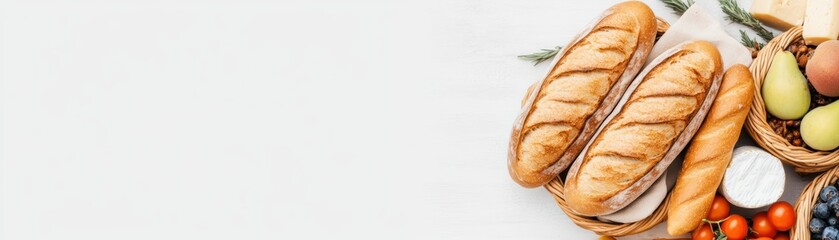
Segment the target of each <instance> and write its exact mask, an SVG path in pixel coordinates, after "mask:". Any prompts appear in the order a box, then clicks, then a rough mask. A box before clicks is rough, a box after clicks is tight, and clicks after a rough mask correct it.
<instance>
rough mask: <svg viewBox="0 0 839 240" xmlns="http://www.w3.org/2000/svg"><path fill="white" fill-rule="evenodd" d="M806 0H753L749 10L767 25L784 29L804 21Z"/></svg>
mask: <svg viewBox="0 0 839 240" xmlns="http://www.w3.org/2000/svg"><path fill="white" fill-rule="evenodd" d="M806 8H807V0H755V1H753V2H752V8H751V9H749V12H750V13H751V14H752V16H754V17H755V18H757V20H760V22H762V23H763V24H766V25H767V26H770V27H773V28H776V29H778V30H782V31H786V30H788V29H790V28H792V27H795V26H801V24H803V23H804V11H805V9H806Z"/></svg>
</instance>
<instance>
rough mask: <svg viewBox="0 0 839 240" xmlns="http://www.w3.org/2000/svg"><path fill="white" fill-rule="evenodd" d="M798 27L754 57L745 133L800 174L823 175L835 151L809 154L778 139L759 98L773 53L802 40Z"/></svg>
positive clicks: (837, 161)
mask: <svg viewBox="0 0 839 240" xmlns="http://www.w3.org/2000/svg"><path fill="white" fill-rule="evenodd" d="M801 34H802V28H801V27H794V28H791V29H789V30H788V31H786V32H784V33H783V34H781V35H779V36H777V37H775V38H774V39H772V41H770V42H769V43H767V44H766V46H764V47H763V49H761V50H760V52H758V54H757V58H755V59H754V61H753V62H752V65H751V66H750V67H749V71H750V72H751V73H752V77H753V78H754V84H755V93H754V99H753V100H752V106H751V108H750V109H749V115H748V116H747V117H746V130H747V132H748V133H749V135H751V136H752V138H753V139H754V140H755V142H756V143H757V144H758V145H760V146H761V147H762V148H763V149H765V150H766V151H768V152H769V153H771V154H772V155H774V156H775V157H777V158H778V159H780V160H781V161H784V162H785V163H787V164H790V165H792V166H794V167H795V171H797V172H800V173H816V172H823V171H826V170H828V169H830V168H831V167H833V166H836V165H839V150H834V151H833V152H825V151H811V150H809V149H807V148H804V147H798V146H793V145H792V144H790V143H789V142H787V140H786V139H784V138H782V137H781V136H779V135H778V134H776V133H775V131H774V130H773V129H772V127H770V126H769V123H767V121H766V107H765V106H764V104H763V96H761V86H762V85H763V79H764V77H765V76H766V72H767V71H768V70H769V66H770V65H771V64H772V59H773V58H774V57H775V53H776V52H778V51H783V50H785V49H786V48H787V47H788V46H789V45H790V44H791V43H793V42H795V41H797V40H800V39H801V38H802V36H801Z"/></svg>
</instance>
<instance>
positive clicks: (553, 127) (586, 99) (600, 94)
mask: <svg viewBox="0 0 839 240" xmlns="http://www.w3.org/2000/svg"><path fill="white" fill-rule="evenodd" d="M655 34H656V20H655V16H654V15H653V12H652V10H650V8H649V7H648V6H647V5H646V4H644V3H642V2H637V1H630V2H623V3H619V4H617V5H614V6H612V7H611V8H609V9H607V10H606V11H605V12H604V13H603V15H602V16H601V17H600V18H599V19H598V20H597V21H595V23H594V24H593V26H592V27H590V28H589V29H588V30H586V31H583V32H582V33H581V34H580V35H578V37H577V38H576V39H575V40H574V41H572V42H571V44H568V45H567V46H568V47H566V48H565V49H563V50H562V52H560V54H559V57H557V60H556V63H555V65H554V67H553V68H552V70H551V71H550V73H548V76H547V77H546V78H545V79H543V80H542V81H540V82H538V83H536V87H534V89H533V91H531V92H530V93H529V95H528V97H527V99H526V101H525V103H524V106H523V107H522V112H521V114H519V117H518V118H517V119H516V122H515V124H514V126H513V133H512V136H511V137H510V148H509V151H508V156H507V159H508V169H509V171H510V175H511V176H512V178H513V180H515V181H516V182H517V183H519V184H520V185H522V186H524V187H538V186H541V185H543V184H545V183H547V182H548V181H550V180H551V179H553V178H555V177H556V176H557V174H559V172H561V171H562V170H564V169H565V168H566V167H568V165H569V164H570V163H571V162H572V161H573V160H574V158H575V157H576V155H577V154H579V152H580V150H582V147H583V145H585V143H586V142H588V140H589V139H590V138H591V136H592V135H593V133H594V131H595V130H596V129H597V127H598V126H599V125H600V123H602V121H603V119H604V118H605V117H606V116H607V115H608V114H609V112H611V110H612V109H613V108H614V106H615V104H616V102H617V99H619V98H620V96H621V95H622V94H623V92H624V91H625V90H626V87H627V85H629V82H631V81H632V79H633V77H634V76H635V75H636V74H637V73H638V71H640V69H641V67H642V66H643V63H644V60H645V59H646V57H647V55H649V53H650V51H651V50H652V46H653V41H654V40H655Z"/></svg>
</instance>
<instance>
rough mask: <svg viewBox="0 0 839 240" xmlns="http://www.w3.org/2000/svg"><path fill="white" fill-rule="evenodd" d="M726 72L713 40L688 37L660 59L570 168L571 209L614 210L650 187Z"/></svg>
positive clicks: (695, 126) (681, 145) (699, 118)
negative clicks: (711, 41) (723, 71)
mask: <svg viewBox="0 0 839 240" xmlns="http://www.w3.org/2000/svg"><path fill="white" fill-rule="evenodd" d="M721 75H722V59H721V56H720V53H719V51H718V50H717V48H716V47H715V46H714V45H713V44H711V43H709V42H707V41H692V42H686V43H682V44H680V45H677V46H675V47H673V48H671V49H670V50H668V51H666V52H665V53H663V54H661V55H660V56H658V57H657V58H656V59H655V60H653V61H652V62H651V63H650V65H648V66H647V67H646V68H645V69H644V71H642V72H641V74H639V75H638V77H637V78H636V79H635V80H634V81H633V82H632V84H631V85H630V86H629V88H628V90H627V91H626V93H625V94H624V95H623V97H622V98H621V100H620V101H619V103H618V105H617V106H616V108H615V111H613V112H612V113H611V114H610V115H609V116H608V117H607V118H606V120H605V121H604V124H603V125H601V126H600V128H599V129H598V130H597V132H596V133H595V135H594V136H595V137H593V138H592V139H591V140H590V141H589V143H588V144H587V145H586V146H585V148H584V149H583V151H582V152H581V153H580V154H579V156H578V157H577V160H576V161H575V162H574V164H573V165H572V166H571V168H570V169H569V171H568V176H566V185H565V190H566V196H565V197H566V201H567V202H568V206H569V208H571V209H572V210H573V211H574V212H576V213H578V214H580V215H584V216H600V215H605V214H610V213H613V212H615V211H617V210H620V209H622V208H624V207H626V206H627V205H629V204H630V203H632V202H633V201H634V200H635V199H636V198H637V197H638V196H639V195H641V193H643V192H644V191H645V190H647V189H648V188H649V187H650V185H652V184H653V182H655V180H656V179H658V178H659V177H660V176H661V174H663V173H664V171H665V170H666V169H667V167H668V166H669V165H670V163H671V162H672V161H673V159H675V158H676V156H677V155H678V154H679V153H680V152H681V151H682V149H683V148H684V147H685V145H686V144H687V143H688V142H689V141H690V139H691V138H692V137H693V135H694V134H695V133H696V131H697V129H698V128H699V126H700V124H701V123H702V121H703V119H704V118H705V115H706V114H707V112H708V109H709V108H710V107H711V104H712V103H713V101H714V99H715V98H716V95H717V91H718V90H719V86H720V82H721V77H722V76H721Z"/></svg>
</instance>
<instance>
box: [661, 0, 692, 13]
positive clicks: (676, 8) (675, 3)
mask: <svg viewBox="0 0 839 240" xmlns="http://www.w3.org/2000/svg"><path fill="white" fill-rule="evenodd" d="M661 2H662V3H664V6H667V8H670V9H671V10H673V13H675V14H679V15H682V14H685V11H687V10H688V8H690V6H691V5H693V0H687V1H686V2H682V0H661Z"/></svg>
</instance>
